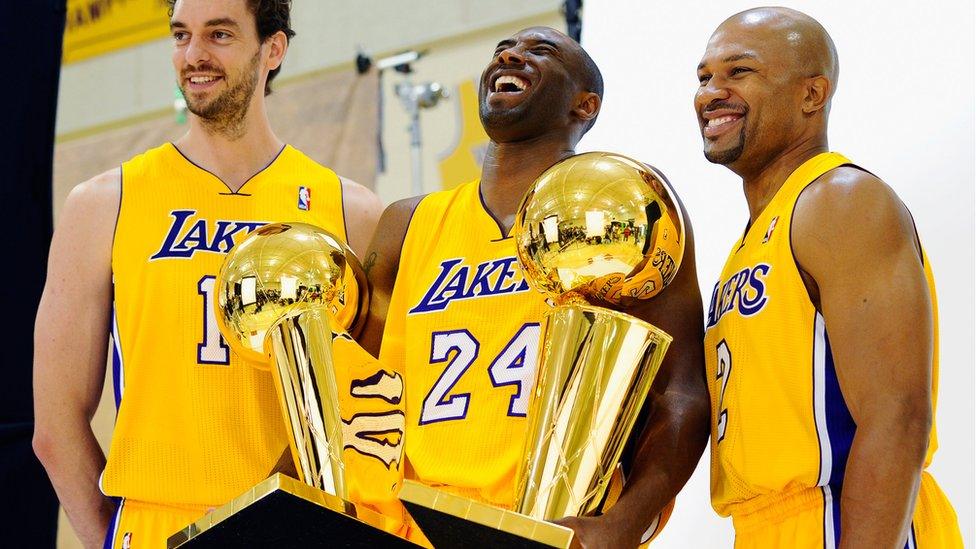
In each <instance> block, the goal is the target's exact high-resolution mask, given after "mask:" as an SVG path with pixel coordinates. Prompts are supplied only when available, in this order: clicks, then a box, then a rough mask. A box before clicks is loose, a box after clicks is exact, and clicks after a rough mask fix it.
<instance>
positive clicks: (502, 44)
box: [495, 38, 561, 51]
mask: <svg viewBox="0 0 976 549" xmlns="http://www.w3.org/2000/svg"><path fill="white" fill-rule="evenodd" d="M526 42H531V43H533V44H545V45H547V46H552V47H553V48H555V49H556V51H561V48H560V47H559V44H557V43H555V42H553V41H552V40H546V39H545V38H529V39H528V40H526ZM515 43H516V42H515V40H514V39H512V38H509V39H507V40H502V41H501V42H499V43H498V45H497V46H495V49H496V50H497V49H498V48H503V47H504V48H507V47H511V46H514V45H515Z"/></svg>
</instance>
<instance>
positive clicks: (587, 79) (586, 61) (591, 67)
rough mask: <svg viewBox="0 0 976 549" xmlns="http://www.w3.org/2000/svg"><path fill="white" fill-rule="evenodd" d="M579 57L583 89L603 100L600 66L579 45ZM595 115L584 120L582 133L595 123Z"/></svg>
mask: <svg viewBox="0 0 976 549" xmlns="http://www.w3.org/2000/svg"><path fill="white" fill-rule="evenodd" d="M579 53H580V59H581V60H582V61H583V67H582V68H583V74H582V75H581V76H582V82H581V83H582V85H583V89H585V90H586V91H588V92H593V93H595V94H597V95H598V96H599V97H600V100H601V101H602V100H603V73H601V72H600V67H598V66H596V62H595V61H593V58H592V57H590V54H588V53H586V50H584V49H583V47H582V46H581V47H580V48H579ZM596 118H597V117H596V116H594V117H593V118H591V119H589V120H587V121H586V126H584V127H583V133H584V134H585V133H586V132H588V131H590V128H592V127H593V124H596Z"/></svg>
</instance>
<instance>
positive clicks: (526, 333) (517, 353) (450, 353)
mask: <svg viewBox="0 0 976 549" xmlns="http://www.w3.org/2000/svg"><path fill="white" fill-rule="evenodd" d="M539 333H540V332H539V324H538V323H535V322H530V323H528V324H524V325H522V327H521V328H519V330H518V332H516V333H515V335H514V336H513V337H512V339H511V340H510V341H509V342H508V344H507V345H505V347H504V348H503V349H502V351H501V352H500V353H498V356H496V357H495V359H494V360H492V361H491V365H490V366H489V367H488V376H489V379H490V380H491V383H492V385H493V386H495V387H503V386H506V385H515V386H516V390H515V394H514V395H513V396H512V399H511V401H510V402H509V405H508V415H510V416H515V417H525V414H526V412H527V410H528V406H529V391H531V389H532V385H533V383H535V370H536V359H537V357H538V349H539ZM480 348H481V344H480V343H479V342H478V340H477V339H475V337H474V336H473V335H471V332H469V331H467V330H452V331H448V332H434V333H433V334H432V335H431V349H430V363H431V364H432V365H433V364H440V363H443V362H447V366H446V367H445V368H444V372H443V373H441V375H440V377H439V378H437V381H436V382H434V386H433V387H431V389H430V392H428V393H427V396H426V397H424V403H423V407H422V410H421V412H420V424H421V425H426V424H428V423H436V422H439V421H451V420H457V419H464V418H465V417H466V416H467V414H468V405H469V404H470V401H471V394H470V393H463V394H454V395H448V393H449V392H450V391H451V390H452V389H453V388H454V386H455V385H456V384H457V382H458V381H459V380H460V379H461V376H463V375H464V374H465V372H467V371H468V368H470V367H471V365H472V364H473V363H474V361H475V360H476V359H477V358H478V351H479V350H480Z"/></svg>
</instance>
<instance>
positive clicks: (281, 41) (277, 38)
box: [263, 31, 288, 71]
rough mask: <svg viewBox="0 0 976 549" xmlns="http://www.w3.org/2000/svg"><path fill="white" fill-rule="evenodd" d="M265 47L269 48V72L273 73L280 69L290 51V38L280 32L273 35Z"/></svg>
mask: <svg viewBox="0 0 976 549" xmlns="http://www.w3.org/2000/svg"><path fill="white" fill-rule="evenodd" d="M263 46H264V47H266V48H268V70H269V71H273V70H275V69H277V68H278V67H280V66H281V62H282V61H284V60H285V53H286V52H287V51H288V37H287V36H285V33H284V32H282V31H278V32H276V33H274V34H272V35H271V36H269V37H268V38H267V40H265V41H264V45H263Z"/></svg>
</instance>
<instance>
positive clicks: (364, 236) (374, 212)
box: [339, 177, 383, 257]
mask: <svg viewBox="0 0 976 549" xmlns="http://www.w3.org/2000/svg"><path fill="white" fill-rule="evenodd" d="M339 181H340V182H341V183H342V215H343V217H344V218H345V221H346V239H347V240H348V241H349V246H351V247H352V249H353V251H354V252H356V253H357V254H359V257H362V254H364V253H365V252H366V245H367V244H369V241H370V239H371V238H373V232H374V231H375V230H376V222H377V221H378V220H379V217H380V214H381V213H382V212H383V203H382V202H380V199H379V197H378V196H376V193H374V192H373V191H371V190H369V189H367V188H366V187H364V186H362V185H360V184H359V183H356V182H355V181H353V180H351V179H346V178H345V177H340V178H339Z"/></svg>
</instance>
